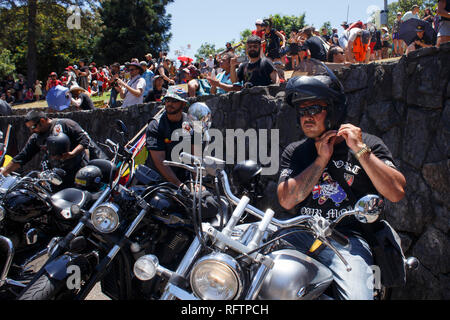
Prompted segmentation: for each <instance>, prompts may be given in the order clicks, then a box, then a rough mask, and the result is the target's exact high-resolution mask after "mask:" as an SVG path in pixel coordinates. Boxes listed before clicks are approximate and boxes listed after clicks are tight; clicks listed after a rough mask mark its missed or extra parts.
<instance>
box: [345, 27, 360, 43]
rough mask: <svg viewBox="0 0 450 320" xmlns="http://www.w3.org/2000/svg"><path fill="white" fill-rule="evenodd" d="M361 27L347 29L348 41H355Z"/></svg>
mask: <svg viewBox="0 0 450 320" xmlns="http://www.w3.org/2000/svg"><path fill="white" fill-rule="evenodd" d="M361 31H362V29H360V28H353V29H350V30H348V31H347V32H348V41H355V39H356V37H357V36H358V33H360V32H361Z"/></svg>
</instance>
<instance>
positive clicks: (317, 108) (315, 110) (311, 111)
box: [298, 105, 327, 117]
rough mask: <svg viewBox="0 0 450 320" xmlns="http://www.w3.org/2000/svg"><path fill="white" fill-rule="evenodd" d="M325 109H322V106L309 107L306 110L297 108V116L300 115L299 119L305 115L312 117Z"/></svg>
mask: <svg viewBox="0 0 450 320" xmlns="http://www.w3.org/2000/svg"><path fill="white" fill-rule="evenodd" d="M326 109H327V107H323V106H319V105H316V106H309V107H306V108H298V114H299V115H300V117H304V116H306V115H309V116H314V115H316V114H319V113H321V112H322V111H323V110H326Z"/></svg>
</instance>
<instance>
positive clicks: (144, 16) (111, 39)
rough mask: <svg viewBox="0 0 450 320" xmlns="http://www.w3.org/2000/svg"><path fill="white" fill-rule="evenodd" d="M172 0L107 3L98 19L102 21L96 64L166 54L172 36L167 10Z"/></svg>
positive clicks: (132, 0) (128, 0)
mask: <svg viewBox="0 0 450 320" xmlns="http://www.w3.org/2000/svg"><path fill="white" fill-rule="evenodd" d="M170 2H173V0H164V1H162V0H131V1H130V0H107V1H103V3H102V8H101V9H100V16H101V19H102V21H103V27H104V31H103V33H102V36H101V39H100V42H99V50H98V55H97V56H96V59H99V61H104V62H106V61H127V60H130V59H132V58H140V57H143V56H144V55H145V54H146V53H148V52H150V53H152V55H153V56H157V54H158V52H159V51H161V50H163V51H167V50H168V42H169V40H170V38H171V36H172V34H171V33H170V32H169V30H170V27H171V23H170V20H171V15H170V14H166V6H167V4H168V3H170Z"/></svg>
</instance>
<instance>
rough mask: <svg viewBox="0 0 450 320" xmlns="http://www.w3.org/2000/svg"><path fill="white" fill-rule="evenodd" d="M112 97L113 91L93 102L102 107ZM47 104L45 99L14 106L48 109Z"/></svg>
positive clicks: (16, 107)
mask: <svg viewBox="0 0 450 320" xmlns="http://www.w3.org/2000/svg"><path fill="white" fill-rule="evenodd" d="M110 96H111V91H108V92H105V93H103V96H101V97H98V96H95V97H91V99H92V102H94V106H95V107H100V106H102V105H103V103H104V102H109V98H110ZM118 100H120V97H118ZM47 107H48V106H47V102H46V101H45V99H43V100H40V101H36V102H32V103H24V104H17V105H14V106H13V109H30V108H47Z"/></svg>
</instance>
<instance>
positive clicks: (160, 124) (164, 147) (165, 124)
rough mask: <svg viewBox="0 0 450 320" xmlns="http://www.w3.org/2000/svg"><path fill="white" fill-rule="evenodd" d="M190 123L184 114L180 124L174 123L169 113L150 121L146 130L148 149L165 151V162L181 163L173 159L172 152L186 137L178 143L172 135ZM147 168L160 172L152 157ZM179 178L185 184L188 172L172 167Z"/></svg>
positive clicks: (148, 159) (181, 138) (149, 158)
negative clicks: (168, 115)
mask: <svg viewBox="0 0 450 320" xmlns="http://www.w3.org/2000/svg"><path fill="white" fill-rule="evenodd" d="M187 122H188V117H187V114H186V113H184V112H183V118H182V119H181V120H180V121H178V122H172V121H170V120H169V118H168V117H167V113H166V112H164V113H163V114H162V115H161V116H160V117H159V118H156V119H152V120H150V123H149V125H148V127H147V130H146V139H147V140H146V147H147V150H148V151H150V150H153V151H165V152H166V157H165V160H168V161H175V162H179V161H180V160H179V158H176V159H172V156H171V155H172V150H173V148H175V146H176V145H177V144H178V143H180V142H182V140H183V139H184V137H180V138H179V140H178V141H172V133H173V132H174V131H175V130H177V129H181V128H183V123H187ZM147 166H149V167H150V168H152V169H154V170H156V171H158V169H157V168H156V166H155V164H154V163H153V160H152V157H151V155H149V156H148V158H147ZM171 169H172V170H173V172H174V173H175V175H176V176H177V178H178V179H179V180H180V181H182V182H184V181H186V180H187V178H188V177H189V175H188V171H186V170H184V169H181V168H176V167H171Z"/></svg>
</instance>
